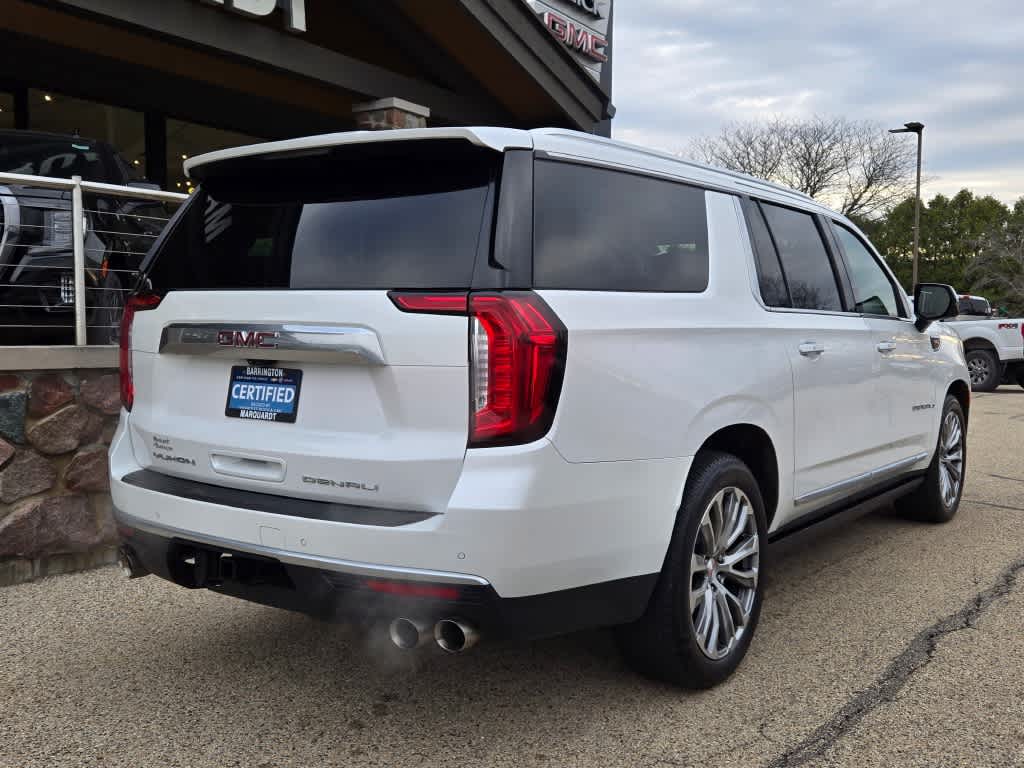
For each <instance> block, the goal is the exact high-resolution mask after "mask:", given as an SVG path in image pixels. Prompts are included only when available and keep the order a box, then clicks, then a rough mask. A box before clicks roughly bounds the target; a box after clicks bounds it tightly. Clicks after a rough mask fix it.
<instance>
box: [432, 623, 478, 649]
mask: <svg viewBox="0 0 1024 768" xmlns="http://www.w3.org/2000/svg"><path fill="white" fill-rule="evenodd" d="M434 640H435V641H436V642H437V644H438V646H440V648H441V650H442V651H446V652H448V653H461V652H462V651H465V650H468V649H470V648H472V647H473V646H474V645H476V644H477V642H479V640H480V633H479V632H477V630H476V627H474V626H472V625H471V624H467V623H466V622H464V621H462V620H461V619H441V620H440V621H439V622H437V624H435V625H434Z"/></svg>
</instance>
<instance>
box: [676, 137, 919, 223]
mask: <svg viewBox="0 0 1024 768" xmlns="http://www.w3.org/2000/svg"><path fill="white" fill-rule="evenodd" d="M691 154H693V155H694V156H696V157H697V158H699V159H701V160H704V161H705V162H707V163H710V164H711V165H717V166H721V167H724V168H729V169H731V170H735V171H742V172H743V173H749V174H750V175H751V176H757V177H759V178H762V179H767V180H769V181H776V182H779V183H780V184H785V185H786V186H788V187H792V188H793V189H797V190H800V191H801V192H804V193H806V194H808V195H811V196H812V197H816V198H820V199H822V200H824V201H826V202H828V203H829V204H831V205H834V206H836V207H838V208H840V209H841V210H842V211H843V213H845V214H847V215H856V216H871V215H874V214H877V213H880V212H882V211H884V210H887V209H888V208H890V207H891V206H892V205H894V204H895V203H897V202H898V201H900V200H902V199H903V198H905V197H906V196H907V194H909V192H910V190H911V187H912V181H913V169H914V161H915V155H914V147H913V146H912V142H908V141H906V140H903V141H901V140H900V138H899V137H896V136H893V135H892V134H890V133H888V132H887V131H886V130H885V129H884V128H882V126H880V125H878V124H875V123H871V122H866V121H853V120H848V119H846V118H843V117H813V118H810V119H808V120H791V119H785V118H781V117H774V118H771V119H770V120H767V121H765V122H749V123H731V124H729V125H726V126H725V127H724V128H723V129H722V131H721V133H719V134H718V135H717V136H705V137H701V138H698V139H697V140H695V141H694V142H693V145H692V147H691Z"/></svg>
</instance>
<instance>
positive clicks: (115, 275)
mask: <svg viewBox="0 0 1024 768" xmlns="http://www.w3.org/2000/svg"><path fill="white" fill-rule="evenodd" d="M11 187H14V188H16V190H14V189H10V188H11ZM30 190H59V191H62V192H70V193H71V196H70V206H69V205H68V200H67V197H65V196H61V197H60V198H54V197H53V196H52V195H49V196H47V195H46V193H40V192H36V193H35V194H33V193H32V192H31V191H30ZM86 198H88V200H89V202H90V203H91V204H92V207H88V208H87V207H86ZM187 199H188V195H182V194H176V193H173V192H162V191H160V190H155V189H147V188H145V187H134V186H133V187H128V186H118V185H115V184H103V183H99V182H93V181H83V180H82V178H81V177H80V176H73V177H72V178H71V179H70V180H68V179H58V178H52V177H49V176H29V175H24V174H17V173H0V206H2V211H3V214H4V216H3V221H2V224H0V331H3V332H4V334H5V336H4V340H3V341H2V342H0V344H10V343H11V341H10V339H11V338H12V336H13V337H17V336H19V335H24V337H25V339H26V341H25V342H21V343H36V342H35V341H33V340H32V337H33V333H40V332H41V331H40V329H47V330H50V329H52V330H54V331H59V330H60V329H64V331H65V332H66V331H69V330H71V329H72V328H73V329H74V340H75V345H76V346H85V345H87V344H88V343H89V330H90V328H93V329H96V330H98V331H102V330H103V329H104V328H105V329H107V331H108V333H109V334H110V335H111V336H112V335H113V330H114V329H115V328H116V327H117V326H118V325H119V323H120V319H121V318H120V314H121V312H122V311H123V307H124V297H125V296H126V295H127V293H128V292H129V291H131V289H132V286H133V284H134V282H135V277H136V276H137V275H138V267H139V265H140V264H141V263H142V259H143V258H144V257H145V255H146V253H147V252H148V250H149V246H150V245H152V243H153V242H155V240H156V238H157V237H159V235H160V231H161V230H162V229H163V227H164V226H165V225H166V223H167V222H168V221H169V219H170V217H171V216H172V215H173V211H171V210H169V208H168V206H173V207H177V206H179V205H181V203H183V202H184V201H185V200H187ZM131 201H135V202H136V205H132V203H131ZM140 201H141V202H140ZM139 210H144V211H145V212H144V213H140V212H138V211H139ZM65 212H68V213H70V228H71V232H70V238H68V237H67V235H68V233H67V231H66V228H67V225H68V222H67V216H66V215H64V216H62V217H60V218H58V215H57V214H59V213H65ZM30 213H31V215H29V214H30ZM33 217H35V219H37V220H38V221H36V222H35V223H31V222H29V221H26V219H27V218H33ZM47 238H49V239H50V242H49V243H48V242H47ZM26 239H27V240H28V242H25V240H26ZM69 239H70V242H69ZM69 254H70V255H72V256H73V258H68V256H69ZM112 263H113V264H115V265H117V266H113V267H112V266H111V264H112ZM52 276H55V277H56V280H53V279H52ZM87 276H88V277H89V278H90V279H91V281H92V283H93V284H92V285H88V284H87V282H89V281H87ZM99 280H102V281H103V284H96V283H97V281H99ZM47 296H50V297H54V298H56V301H57V303H56V305H49V304H48V303H47V299H46V297H47ZM90 296H92V297H96V298H94V299H93V301H92V302H91V301H90V298H89V297H90ZM95 302H99V303H95ZM69 305H71V306H69ZM72 306H73V316H74V324H73V325H72V324H70V323H64V324H60V323H56V322H47V323H39V324H36V323H32V322H28V323H12V322H8V321H9V320H10V318H11V317H12V316H17V317H18V319H23V317H24V316H25V315H26V314H27V315H29V317H30V318H31V317H32V314H33V313H34V312H39V313H44V312H48V313H50V314H51V315H52V313H53V312H57V313H58V316H59V315H60V314H66V313H67V310H68V309H71V308H72ZM26 310H28V312H26ZM90 310H93V313H94V315H96V322H94V323H92V324H90V323H89V322H88V319H89V311H90ZM33 329H35V331H33ZM68 335H70V334H68ZM98 336H99V337H101V338H102V337H103V336H104V334H103V333H99V334H98ZM111 340H112V339H108V343H109V341H111ZM15 343H19V342H17V341H16V342H15Z"/></svg>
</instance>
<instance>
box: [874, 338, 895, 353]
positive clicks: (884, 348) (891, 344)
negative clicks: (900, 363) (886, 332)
mask: <svg viewBox="0 0 1024 768" xmlns="http://www.w3.org/2000/svg"><path fill="white" fill-rule="evenodd" d="M877 349H878V351H879V352H881V353H882V354H883V355H886V354H888V353H889V352H893V351H894V350H895V349H896V342H895V341H880V342H878V347H877Z"/></svg>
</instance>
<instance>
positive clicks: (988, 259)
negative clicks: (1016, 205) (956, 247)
mask: <svg viewBox="0 0 1024 768" xmlns="http://www.w3.org/2000/svg"><path fill="white" fill-rule="evenodd" d="M964 277H966V278H967V279H968V281H969V282H970V285H971V290H975V291H982V292H984V293H985V294H986V295H987V296H988V297H989V299H990V300H991V301H992V303H993V304H1005V305H1006V306H1007V308H1008V309H1009V310H1010V313H1011V314H1013V315H1018V314H1020V313H1022V312H1024V231H1022V230H1021V228H1020V227H1018V226H1009V227H1006V228H1003V229H999V230H996V231H995V232H993V233H991V234H989V235H988V236H987V237H984V238H982V240H981V242H980V243H979V250H978V255H977V256H976V257H975V258H974V261H972V262H971V264H970V265H969V266H968V267H967V270H966V272H965V274H964Z"/></svg>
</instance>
